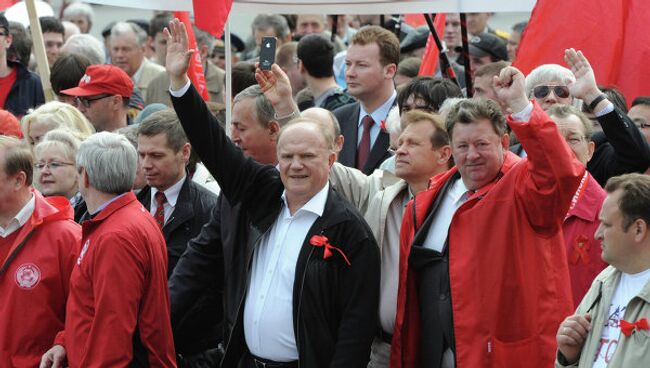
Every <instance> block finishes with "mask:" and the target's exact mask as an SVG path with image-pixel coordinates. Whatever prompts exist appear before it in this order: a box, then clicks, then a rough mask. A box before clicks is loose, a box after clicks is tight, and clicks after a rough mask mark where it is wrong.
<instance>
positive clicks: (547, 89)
mask: <svg viewBox="0 0 650 368" xmlns="http://www.w3.org/2000/svg"><path fill="white" fill-rule="evenodd" d="M551 90H553V93H555V95H556V96H557V97H559V98H567V97H569V87H567V86H537V87H535V88H533V96H535V98H544V97H546V96H548V94H549V93H551Z"/></svg>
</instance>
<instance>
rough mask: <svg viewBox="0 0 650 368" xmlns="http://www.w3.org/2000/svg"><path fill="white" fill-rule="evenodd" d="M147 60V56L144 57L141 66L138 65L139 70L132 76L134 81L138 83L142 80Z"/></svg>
mask: <svg viewBox="0 0 650 368" xmlns="http://www.w3.org/2000/svg"><path fill="white" fill-rule="evenodd" d="M146 62H147V58H143V59H142V62H141V63H140V66H139V67H138V70H136V71H135V73H133V77H132V78H131V79H132V80H133V82H135V83H137V82H139V81H140V77H142V69H144V63H146Z"/></svg>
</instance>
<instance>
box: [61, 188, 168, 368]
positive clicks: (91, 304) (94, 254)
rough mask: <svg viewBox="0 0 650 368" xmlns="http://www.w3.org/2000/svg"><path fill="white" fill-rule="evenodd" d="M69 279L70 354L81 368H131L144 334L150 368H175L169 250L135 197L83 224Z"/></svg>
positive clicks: (127, 197)
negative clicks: (136, 341)
mask: <svg viewBox="0 0 650 368" xmlns="http://www.w3.org/2000/svg"><path fill="white" fill-rule="evenodd" d="M82 227H83V238H82V240H81V244H82V248H81V252H80V254H79V257H78V258H77V259H76V266H75V268H74V270H73V271H72V276H71V277H70V297H69V299H68V305H67V308H66V313H67V317H66V321H65V333H64V334H63V333H62V334H59V336H57V339H56V341H55V344H62V345H64V346H65V349H66V351H67V355H68V364H69V365H70V367H71V368H74V367H84V368H91V367H127V366H128V365H129V364H130V363H131V361H132V359H133V345H134V343H133V335H134V331H135V329H136V328H137V329H138V331H139V336H140V341H141V342H142V346H144V348H145V350H146V352H147V358H148V361H149V366H151V367H175V366H176V360H175V354H174V341H173V338H172V331H171V324H170V319H169V293H168V291H167V249H166V247H165V240H164V239H163V236H162V233H161V232H160V229H159V228H158V225H157V224H156V223H155V221H154V220H153V218H152V217H151V215H150V214H149V212H148V211H147V210H146V209H145V208H144V207H142V205H141V204H140V202H138V200H137V199H136V198H135V195H134V194H133V192H129V193H126V194H124V195H122V196H121V197H119V198H117V199H115V200H114V201H113V202H112V203H110V204H109V205H108V206H107V207H106V208H105V209H103V210H102V211H101V212H99V214H98V215H97V216H96V217H95V218H93V219H92V220H89V221H85V222H84V223H83V224H82Z"/></svg>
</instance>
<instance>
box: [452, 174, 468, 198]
mask: <svg viewBox="0 0 650 368" xmlns="http://www.w3.org/2000/svg"><path fill="white" fill-rule="evenodd" d="M466 192H467V187H466V186H465V183H464V182H463V179H462V178H459V179H458V180H456V182H454V184H453V185H452V186H451V188H449V196H450V197H451V199H453V200H454V203H458V201H459V200H460V199H461V198H462V197H463V194H465V193H466Z"/></svg>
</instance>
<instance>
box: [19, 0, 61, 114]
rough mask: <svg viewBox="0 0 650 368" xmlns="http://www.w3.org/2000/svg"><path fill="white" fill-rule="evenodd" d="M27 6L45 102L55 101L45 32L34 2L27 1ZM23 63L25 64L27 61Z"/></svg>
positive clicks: (32, 0) (31, 0)
mask: <svg viewBox="0 0 650 368" xmlns="http://www.w3.org/2000/svg"><path fill="white" fill-rule="evenodd" d="M25 6H26V7H27V14H28V15H29V28H30V29H31V31H32V40H34V55H35V56H36V65H37V67H38V74H39V76H40V77H41V85H42V86H43V94H44V95H45V102H50V101H54V91H53V90H52V84H51V83H50V66H49V65H48V64H47V55H46V53H45V43H44V42H43V31H42V30H41V23H40V22H39V21H38V15H37V14H36V5H34V0H27V1H25ZM22 61H23V62H25V60H22ZM25 66H27V65H25Z"/></svg>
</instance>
